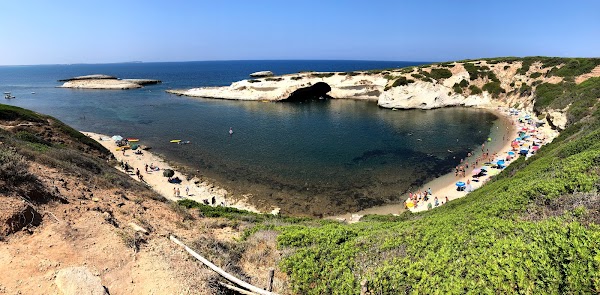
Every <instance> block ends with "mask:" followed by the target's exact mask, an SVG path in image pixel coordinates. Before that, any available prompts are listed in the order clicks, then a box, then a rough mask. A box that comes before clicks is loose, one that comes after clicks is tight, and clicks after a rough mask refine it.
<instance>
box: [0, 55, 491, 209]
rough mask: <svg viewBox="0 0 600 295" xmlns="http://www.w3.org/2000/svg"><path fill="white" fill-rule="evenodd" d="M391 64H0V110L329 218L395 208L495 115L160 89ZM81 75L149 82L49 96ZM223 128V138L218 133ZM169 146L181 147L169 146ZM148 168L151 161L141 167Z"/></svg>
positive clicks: (465, 149) (474, 141)
mask: <svg viewBox="0 0 600 295" xmlns="http://www.w3.org/2000/svg"><path fill="white" fill-rule="evenodd" d="M420 64H426V62H402V61H332V60H326V61H325V60H321V61H310V60H292V61H290V60H285V61H270V60H269V61H201V62H162V63H145V62H143V63H141V62H133V63H114V64H72V65H35V66H0V92H11V94H12V95H13V96H15V97H16V98H15V99H11V100H4V101H2V103H5V104H10V105H15V106H20V107H24V108H28V109H32V110H34V111H37V112H40V113H44V114H48V115H51V116H54V117H56V118H58V119H60V120H62V121H63V122H65V123H67V124H69V125H71V126H72V127H74V128H76V129H78V130H81V131H91V132H97V133H102V134H107V135H109V136H112V135H117V134H118V135H122V136H124V137H136V138H140V143H141V144H145V145H148V146H152V151H153V152H155V153H157V154H160V155H162V156H163V157H165V158H166V159H168V160H171V161H173V162H175V163H179V164H181V165H185V166H186V167H188V168H189V170H191V171H195V173H196V176H198V177H201V178H203V179H207V180H210V181H211V182H213V183H215V185H217V186H220V187H223V188H225V189H226V190H228V192H229V193H230V195H231V196H232V197H237V198H240V197H244V198H247V200H248V201H249V202H250V203H252V204H254V205H256V206H258V207H259V208H264V209H265V210H266V209H268V208H270V207H273V206H277V207H280V208H281V212H282V213H285V214H291V215H311V216H328V215H333V214H339V213H345V212H353V211H358V210H360V209H364V208H369V207H373V206H379V205H384V204H390V203H395V202H401V200H402V196H403V195H405V194H406V192H407V191H409V190H414V189H416V188H418V187H419V186H421V185H423V184H424V183H425V182H427V181H429V180H431V179H432V178H434V177H437V176H440V175H443V174H446V173H448V172H450V171H451V170H452V169H453V168H454V167H455V166H457V165H458V164H459V163H460V160H461V159H462V158H464V157H465V156H466V155H467V153H469V152H471V151H473V150H476V149H478V147H480V146H481V144H482V143H484V142H486V140H487V139H488V137H489V136H490V134H491V132H492V131H493V129H494V128H498V124H499V120H500V118H498V117H497V116H496V115H494V114H493V113H491V112H488V111H486V110H481V109H470V108H460V107H456V108H444V109H436V110H426V111H424V110H398V111H395V110H390V109H383V108H380V107H378V106H377V103H376V102H374V101H356V100H344V99H331V100H326V101H315V102H308V103H273V102H269V103H265V102H254V101H230V100H218V99H202V98H191V97H185V96H176V95H172V94H168V93H166V92H165V90H168V89H188V88H194V87H202V86H225V85H229V84H231V83H232V82H235V81H239V80H242V79H248V78H249V76H248V75H249V74H250V73H253V72H256V71H263V70H270V71H273V72H274V73H276V74H289V73H296V72H300V71H355V70H372V69H395V68H402V67H406V66H413V65H420ZM89 74H107V75H112V76H116V77H119V78H148V79H158V80H161V81H162V83H160V84H157V85H148V86H145V87H144V88H140V89H133V90H88V89H85V90H84V89H64V88H57V86H59V85H61V84H62V83H61V82H58V80H60V79H65V78H70V77H74V76H80V75H89ZM230 128H231V129H232V130H233V131H234V133H233V134H232V135H230V134H229V130H230ZM172 139H180V140H184V141H190V144H186V145H178V144H172V143H170V142H169V141H170V140H172ZM149 164H150V163H149Z"/></svg>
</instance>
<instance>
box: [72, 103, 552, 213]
mask: <svg viewBox="0 0 600 295" xmlns="http://www.w3.org/2000/svg"><path fill="white" fill-rule="evenodd" d="M479 108H480V109H484V110H487V111H489V112H492V113H493V114H494V115H496V116H497V117H498V120H497V121H496V122H495V123H494V125H493V126H492V128H491V130H490V133H489V137H490V138H491V139H492V140H491V141H488V142H485V143H484V144H485V151H488V150H489V154H491V155H493V154H499V155H500V154H503V153H506V152H508V151H510V150H511V149H512V147H511V142H512V140H513V139H514V138H516V137H517V136H518V132H519V124H518V120H517V118H518V117H517V116H514V115H511V114H510V113H509V111H508V110H509V108H508V107H506V106H503V105H500V104H495V105H491V106H487V107H479ZM547 125H548V124H546V127H548V126H547ZM548 128H549V127H548ZM82 133H84V134H85V135H87V136H89V137H90V138H92V139H94V140H96V141H97V142H99V143H100V144H102V145H103V146H104V147H106V148H107V149H108V150H109V151H111V153H112V154H113V156H114V157H115V159H117V161H123V162H127V163H128V164H129V165H130V166H132V167H133V168H134V170H135V169H136V168H137V169H139V170H140V172H141V174H142V175H143V177H144V182H146V183H147V184H148V185H149V186H150V187H151V188H152V189H153V190H155V191H156V192H158V193H159V194H161V195H162V196H164V197H165V198H167V199H169V200H172V201H178V200H181V199H184V198H187V199H191V200H194V201H196V202H199V203H205V204H206V203H208V204H209V205H215V206H218V205H220V206H227V207H233V208H237V209H241V210H248V211H251V212H257V213H271V214H277V213H278V212H279V208H277V207H274V209H273V210H272V211H271V212H265V211H264V210H263V211H261V210H259V209H257V207H255V206H253V205H252V200H251V198H248V199H246V200H239V199H236V200H234V199H232V198H231V194H229V193H228V192H227V191H226V190H225V189H223V188H220V187H219V186H218V184H216V183H212V182H208V181H205V180H203V179H200V178H198V177H196V176H195V175H193V176H192V175H185V174H183V173H182V172H181V171H177V169H173V167H172V165H170V164H169V162H168V161H166V160H165V159H163V158H161V157H160V156H158V155H156V154H153V153H151V152H148V151H143V154H142V155H135V154H134V152H133V151H131V150H128V151H126V152H125V155H123V153H122V152H121V151H117V150H116V149H117V144H116V143H115V142H114V141H113V140H110V137H109V136H107V135H103V134H99V133H93V132H82ZM554 136H555V135H554ZM503 137H504V138H503ZM500 138H503V140H499V139H500ZM552 138H553V137H552ZM545 143H546V142H544V144H545ZM483 151H484V150H483V149H475V150H474V151H473V154H472V155H471V157H469V158H468V159H466V161H468V162H472V161H474V159H475V158H477V157H480V156H481V155H482V153H483ZM152 163H154V165H155V166H158V167H160V168H161V170H159V171H156V173H155V172H154V171H151V172H148V173H147V172H146V171H145V165H146V164H147V165H151V164H152ZM509 164H510V163H509ZM478 166H481V163H480V164H479V165H478ZM117 168H119V167H117ZM164 169H173V170H174V171H175V175H174V177H179V179H181V180H182V182H181V183H179V184H173V183H169V182H167V180H166V178H165V177H163V176H162V170H164ZM473 169H475V167H473V166H472V165H470V166H469V168H468V169H466V171H465V176H456V175H455V173H454V172H449V173H447V174H444V175H442V176H439V177H435V178H433V179H431V180H429V181H427V182H426V183H425V184H423V185H421V186H420V187H419V188H417V189H416V190H414V191H413V192H417V191H421V192H424V191H427V190H428V189H429V188H430V189H431V191H432V192H433V196H431V198H430V199H429V201H427V202H424V201H421V202H418V203H417V204H418V206H417V207H416V208H409V209H406V208H405V203H404V201H405V200H406V199H407V196H408V193H404V194H402V195H400V196H399V197H398V202H397V203H392V204H386V205H382V206H375V207H370V208H366V209H363V210H360V211H357V212H348V213H345V214H339V215H332V216H326V217H323V218H324V219H334V220H339V221H345V222H356V221H358V220H359V219H360V218H361V217H362V216H364V215H367V214H378V215H388V214H399V213H401V212H404V211H406V210H410V211H412V212H419V211H423V210H427V204H428V203H432V202H433V201H434V200H433V198H434V196H437V197H438V200H439V203H440V205H442V204H443V203H445V202H447V201H446V197H447V198H448V201H451V200H454V199H457V198H461V197H464V196H465V195H467V192H466V191H457V190H456V186H455V183H456V182H457V181H463V182H465V183H466V182H467V180H468V179H470V178H471V176H472V175H471V173H472V171H473ZM121 170H123V169H122V168H121ZM128 174H129V175H130V176H131V177H133V178H136V179H137V176H136V174H135V173H128ZM190 176H191V177H190ZM489 177H490V176H484V177H481V178H480V181H479V182H473V183H471V186H472V189H473V190H475V189H477V188H479V187H481V186H482V185H483V184H484V183H485V182H486V181H487V180H488V179H489ZM177 188H179V191H180V194H179V197H178V196H177V192H176V191H177ZM186 188H189V195H187V194H186V193H185V190H186ZM213 200H214V202H213ZM275 205H276V204H275ZM432 207H433V204H432Z"/></svg>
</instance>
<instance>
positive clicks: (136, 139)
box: [127, 138, 140, 142]
mask: <svg viewBox="0 0 600 295" xmlns="http://www.w3.org/2000/svg"><path fill="white" fill-rule="evenodd" d="M127 141H129V142H138V141H140V139H139V138H127Z"/></svg>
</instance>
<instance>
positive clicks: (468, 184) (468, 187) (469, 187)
mask: <svg viewBox="0 0 600 295" xmlns="http://www.w3.org/2000/svg"><path fill="white" fill-rule="evenodd" d="M472 191H473V188H472V187H471V180H470V179H467V192H472Z"/></svg>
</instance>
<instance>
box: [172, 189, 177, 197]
mask: <svg viewBox="0 0 600 295" xmlns="http://www.w3.org/2000/svg"><path fill="white" fill-rule="evenodd" d="M173 197H177V189H175V187H173Z"/></svg>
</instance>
